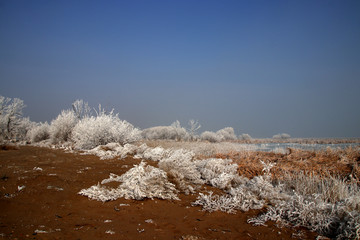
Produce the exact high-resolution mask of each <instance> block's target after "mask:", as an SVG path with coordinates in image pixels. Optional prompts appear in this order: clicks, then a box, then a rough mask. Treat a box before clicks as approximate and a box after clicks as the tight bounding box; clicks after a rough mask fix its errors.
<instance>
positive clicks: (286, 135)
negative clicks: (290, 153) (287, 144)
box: [273, 133, 291, 139]
mask: <svg viewBox="0 0 360 240" xmlns="http://www.w3.org/2000/svg"><path fill="white" fill-rule="evenodd" d="M289 138H291V137H290V135H289V134H287V133H279V134H276V135H274V136H273V139H289Z"/></svg>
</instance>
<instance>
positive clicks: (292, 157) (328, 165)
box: [215, 147, 360, 179]
mask: <svg viewBox="0 0 360 240" xmlns="http://www.w3.org/2000/svg"><path fill="white" fill-rule="evenodd" d="M215 157H217V158H229V159H232V160H233V161H234V162H235V163H237V164H238V165H239V174H240V175H244V176H246V177H252V176H258V175H261V174H262V167H261V166H260V165H259V161H260V160H264V161H267V162H272V163H276V166H275V167H274V168H273V169H272V175H273V177H275V178H282V176H283V175H284V172H287V173H296V172H299V171H304V172H311V173H316V174H317V175H327V174H330V175H340V176H342V177H348V176H350V175H351V176H352V177H353V178H355V179H360V167H359V163H360V148H353V147H348V148H346V149H336V150H334V149H330V148H328V149H326V150H322V151H305V150H299V149H289V152H288V153H287V154H281V153H274V152H229V153H227V154H216V155H215Z"/></svg>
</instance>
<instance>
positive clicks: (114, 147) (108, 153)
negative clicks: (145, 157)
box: [83, 142, 137, 160]
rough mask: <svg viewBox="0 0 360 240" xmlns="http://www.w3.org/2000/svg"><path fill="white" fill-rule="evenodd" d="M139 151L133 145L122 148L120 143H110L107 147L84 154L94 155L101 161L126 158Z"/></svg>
mask: <svg viewBox="0 0 360 240" xmlns="http://www.w3.org/2000/svg"><path fill="white" fill-rule="evenodd" d="M136 150H137V146H135V145H132V144H128V143H127V144H125V145H124V146H121V145H120V144H119V143H114V142H113V143H108V144H106V145H99V146H97V147H95V148H93V149H91V150H87V151H85V153H83V154H93V155H96V156H98V157H100V159H101V160H105V159H112V158H115V157H119V158H120V159H123V158H125V157H126V156H127V155H129V154H134V153H135V152H136Z"/></svg>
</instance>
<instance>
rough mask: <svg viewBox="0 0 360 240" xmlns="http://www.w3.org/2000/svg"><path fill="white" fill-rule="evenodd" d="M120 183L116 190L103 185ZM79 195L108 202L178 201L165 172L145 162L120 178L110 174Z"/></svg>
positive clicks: (174, 189)
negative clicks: (146, 199) (123, 200)
mask: <svg viewBox="0 0 360 240" xmlns="http://www.w3.org/2000/svg"><path fill="white" fill-rule="evenodd" d="M109 182H119V183H121V184H120V185H119V186H118V187H117V188H109V187H106V186H105V185H104V184H106V183H109ZM79 194H81V195H84V196H87V197H89V198H90V199H94V200H98V201H102V202H105V201H110V200H116V199H118V198H122V197H124V198H126V199H135V200H142V199H144V198H151V199H153V198H160V199H174V200H179V198H178V196H177V190H176V188H175V185H174V184H172V183H170V182H169V181H168V178H167V175H166V172H164V171H163V170H161V169H158V168H155V167H152V166H148V165H146V163H145V162H141V163H140V164H139V165H135V166H134V167H133V168H131V169H130V170H129V171H127V172H126V173H125V174H123V175H121V176H117V175H115V174H110V177H109V178H108V179H104V180H103V181H102V182H101V184H98V185H94V186H92V187H90V188H88V189H83V190H81V191H80V192H79Z"/></svg>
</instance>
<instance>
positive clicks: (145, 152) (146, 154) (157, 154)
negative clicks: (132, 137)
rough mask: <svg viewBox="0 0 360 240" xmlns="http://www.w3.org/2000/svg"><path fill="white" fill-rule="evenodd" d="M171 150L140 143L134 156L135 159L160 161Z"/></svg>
mask: <svg viewBox="0 0 360 240" xmlns="http://www.w3.org/2000/svg"><path fill="white" fill-rule="evenodd" d="M170 151H171V150H165V149H164V148H162V147H155V148H151V147H148V146H146V145H145V146H144V145H141V146H140V147H139V148H138V149H137V153H136V155H135V156H134V157H135V158H136V159H148V160H152V161H160V160H161V159H163V158H164V157H166V156H168V154H169V152H170Z"/></svg>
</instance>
